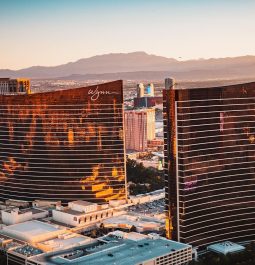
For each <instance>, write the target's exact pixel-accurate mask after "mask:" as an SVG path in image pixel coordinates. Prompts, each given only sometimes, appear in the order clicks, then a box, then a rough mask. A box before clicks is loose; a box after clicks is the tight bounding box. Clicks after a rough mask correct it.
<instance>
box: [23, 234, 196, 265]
mask: <svg viewBox="0 0 255 265" xmlns="http://www.w3.org/2000/svg"><path fill="white" fill-rule="evenodd" d="M191 260H192V248H191V246H189V245H186V244H182V243H178V242H174V241H171V240H167V239H165V238H161V237H159V236H158V235H149V236H144V235H140V234H137V233H129V234H127V233H123V232H119V231H118V232H113V233H110V234H108V235H107V236H104V237H102V238H100V239H98V240H97V242H94V243H91V244H87V245H84V246H79V247H74V248H72V250H70V251H66V250H64V251H62V252H56V253H49V254H41V255H37V256H34V257H31V258H29V259H28V263H27V264H28V265H53V264H54V265H57V264H66V265H68V264H79V265H87V264H89V265H102V264H104V265H114V264H116V265H118V264H121V265H174V264H178V265H182V264H187V262H189V261H191Z"/></svg>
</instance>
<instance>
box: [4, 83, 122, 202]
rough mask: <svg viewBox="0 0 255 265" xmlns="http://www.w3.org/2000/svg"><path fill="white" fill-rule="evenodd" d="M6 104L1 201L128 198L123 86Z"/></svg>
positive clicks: (21, 97) (71, 91) (49, 94)
mask: <svg viewBox="0 0 255 265" xmlns="http://www.w3.org/2000/svg"><path fill="white" fill-rule="evenodd" d="M0 104H1V107H0V198H1V199H2V200H4V199H20V200H27V201H32V200H34V199H48V200H49V199H50V200H61V201H62V202H64V203H66V202H68V201H72V200H89V201H93V202H98V203H100V202H105V201H109V200H111V199H123V198H125V197H126V185H125V184H126V179H125V154H124V150H125V149H124V138H123V88H122V81H115V82H110V83H105V84H100V85H97V86H90V87H82V88H76V89H69V90H62V91H54V92H47V93H38V94H31V95H11V96H7V95H0Z"/></svg>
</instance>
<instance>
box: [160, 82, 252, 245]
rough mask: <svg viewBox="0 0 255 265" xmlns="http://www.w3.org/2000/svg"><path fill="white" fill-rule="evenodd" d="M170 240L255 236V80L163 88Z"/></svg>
mask: <svg viewBox="0 0 255 265" xmlns="http://www.w3.org/2000/svg"><path fill="white" fill-rule="evenodd" d="M164 133H165V177H166V212H167V233H168V237H170V238H172V239H174V240H180V241H181V242H185V243H189V244H191V245H193V246H198V247H199V246H205V245H207V244H211V243H213V242H219V241H224V240H231V241H236V242H241V241H248V240H254V239H255V225H254V223H255V82H254V83H247V84H240V85H230V86H223V87H212V88H197V89H196V88H191V89H180V88H177V87H174V80H172V79H166V89H165V90H164Z"/></svg>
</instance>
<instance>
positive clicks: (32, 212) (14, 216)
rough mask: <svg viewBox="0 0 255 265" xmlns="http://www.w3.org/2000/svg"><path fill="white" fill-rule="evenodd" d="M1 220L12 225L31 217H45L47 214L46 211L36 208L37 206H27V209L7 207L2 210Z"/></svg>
mask: <svg viewBox="0 0 255 265" xmlns="http://www.w3.org/2000/svg"><path fill="white" fill-rule="evenodd" d="M1 214H2V221H3V223H4V224H5V225H13V224H18V223H22V222H26V221H30V220H33V219H41V218H45V217H47V216H48V215H49V212H48V211H45V210H42V209H37V208H28V209H21V210H20V209H19V208H14V209H8V210H2V211H1Z"/></svg>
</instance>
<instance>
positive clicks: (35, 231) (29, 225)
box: [3, 220, 60, 236]
mask: <svg viewBox="0 0 255 265" xmlns="http://www.w3.org/2000/svg"><path fill="white" fill-rule="evenodd" d="M58 230H60V229H59V228H58V227H57V226H54V225H51V224H48V223H44V222H40V221H35V220H33V221H27V222H24V223H18V224H14V225H9V226H5V227H3V231H11V232H12V233H15V232H16V233H18V234H25V235H26V236H37V235H42V234H45V233H48V232H54V231H58Z"/></svg>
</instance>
